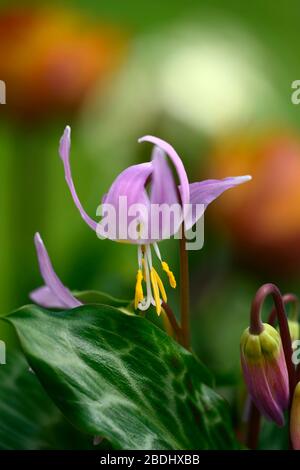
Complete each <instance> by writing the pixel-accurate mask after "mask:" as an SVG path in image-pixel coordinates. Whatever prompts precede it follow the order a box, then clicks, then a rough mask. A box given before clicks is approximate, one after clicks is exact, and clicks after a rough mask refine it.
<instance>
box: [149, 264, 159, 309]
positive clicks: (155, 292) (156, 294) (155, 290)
mask: <svg viewBox="0 0 300 470" xmlns="http://www.w3.org/2000/svg"><path fill="white" fill-rule="evenodd" d="M150 279H151V284H152V289H153V295H154V301H155V306H156V313H157V315H160V312H161V303H160V296H159V288H158V285H157V277H156V272H155V269H154V268H152V269H151V271H150Z"/></svg>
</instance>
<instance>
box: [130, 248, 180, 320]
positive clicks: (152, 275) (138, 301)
mask: <svg viewBox="0 0 300 470" xmlns="http://www.w3.org/2000/svg"><path fill="white" fill-rule="evenodd" d="M153 247H154V251H155V253H156V255H157V257H158V259H159V261H160V263H161V267H162V269H163V271H164V272H165V273H166V274H167V276H168V278H169V283H170V286H171V287H172V288H173V289H175V287H176V280H175V277H174V274H173V273H172V271H171V270H170V268H169V266H168V264H167V263H166V262H165V261H162V258H161V254H160V251H159V248H158V246H157V244H156V243H153ZM143 282H144V283H145V285H146V296H144V291H143ZM162 302H167V294H166V290H165V288H164V285H163V282H162V280H161V278H160V276H159V275H158V273H157V271H156V269H155V268H154V267H153V264H152V253H151V248H150V245H139V246H138V272H137V276H136V285H135V298H134V307H135V309H137V308H138V309H139V310H147V309H148V308H149V307H150V305H153V306H155V308H156V312H157V314H158V315H160V313H161V304H162Z"/></svg>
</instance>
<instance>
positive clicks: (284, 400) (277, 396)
mask: <svg viewBox="0 0 300 470" xmlns="http://www.w3.org/2000/svg"><path fill="white" fill-rule="evenodd" d="M241 364H242V369H243V374H244V379H245V382H246V384H247V387H248V390H249V393H250V396H251V398H252V400H253V402H254V403H255V405H256V407H257V408H258V409H259V411H260V412H261V413H262V415H264V416H265V417H266V418H267V419H270V420H272V421H275V423H277V424H278V426H283V424H284V416H283V411H284V410H285V409H286V408H287V406H288V402H289V378H288V371H287V367H286V362H285V357H284V352H283V348H282V343H281V338H280V335H279V333H278V332H277V331H276V330H275V328H273V327H272V326H271V325H269V324H267V323H263V324H262V331H261V333H259V334H252V333H250V329H249V328H247V329H246V330H245V331H244V333H243V335H242V338H241Z"/></svg>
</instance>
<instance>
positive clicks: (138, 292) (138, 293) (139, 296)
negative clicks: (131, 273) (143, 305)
mask: <svg viewBox="0 0 300 470" xmlns="http://www.w3.org/2000/svg"><path fill="white" fill-rule="evenodd" d="M142 281H143V274H142V271H141V270H140V269H139V270H138V272H137V275H136V284H135V297H134V308H135V309H137V307H138V304H139V303H140V302H141V301H142V300H143V298H144V293H143V286H142Z"/></svg>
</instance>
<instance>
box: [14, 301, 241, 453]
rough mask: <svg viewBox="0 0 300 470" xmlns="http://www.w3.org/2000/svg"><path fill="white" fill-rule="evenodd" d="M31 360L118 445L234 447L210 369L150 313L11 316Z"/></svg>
mask: <svg viewBox="0 0 300 470" xmlns="http://www.w3.org/2000/svg"><path fill="white" fill-rule="evenodd" d="M8 320H9V321H10V322H12V324H13V325H14V326H15V328H16V330H17V333H18V336H19V338H20V341H21V344H22V347H23V349H24V351H25V353H26V355H27V358H28V361H29V363H30V365H31V367H32V368H33V369H34V370H35V372H36V374H37V375H38V377H39V379H40V381H41V383H42V384H43V386H44V387H45V389H46V390H47V391H48V393H49V395H50V396H51V397H52V399H53V401H54V402H55V403H56V405H57V406H58V407H59V408H60V409H61V410H62V411H63V413H64V414H65V415H66V416H67V417H68V419H69V420H70V421H71V422H72V423H73V424H74V425H75V426H76V427H77V428H79V429H81V430H82V431H84V432H87V433H89V434H91V435H101V436H104V437H105V438H107V439H108V440H109V441H110V442H111V443H112V445H113V447H114V448H118V449H223V448H235V447H236V442H235V439H234V436H233V433H232V428H231V423H230V418H229V413H228V408H227V405H226V403H225V402H224V400H223V399H222V398H221V397H219V396H218V395H217V394H216V393H215V392H213V390H212V389H211V388H209V386H208V385H211V376H210V374H209V373H208V371H207V369H206V368H205V367H204V366H203V365H202V364H201V363H199V361H198V360H197V359H196V358H195V357H194V356H193V355H192V354H190V353H189V352H188V351H186V350H185V349H183V348H182V347H181V346H179V345H178V344H177V343H176V342H175V341H174V340H172V339H171V338H169V337H168V336H167V335H166V334H165V333H164V332H162V331H161V330H160V329H159V328H157V327H156V326H155V325H153V324H152V323H150V322H149V321H147V320H146V319H144V318H141V317H139V316H135V315H126V314H124V313H121V312H120V311H119V310H117V309H115V308H113V307H109V306H100V305H99V306H97V305H90V306H83V307H79V308H77V309H74V310H69V311H66V312H50V311H47V310H43V309H41V308H39V307H36V306H26V307H23V308H22V309H20V310H18V311H16V312H15V313H13V314H12V315H10V316H9V317H8Z"/></svg>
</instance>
